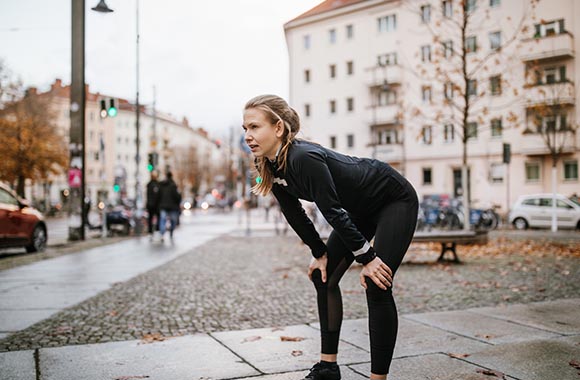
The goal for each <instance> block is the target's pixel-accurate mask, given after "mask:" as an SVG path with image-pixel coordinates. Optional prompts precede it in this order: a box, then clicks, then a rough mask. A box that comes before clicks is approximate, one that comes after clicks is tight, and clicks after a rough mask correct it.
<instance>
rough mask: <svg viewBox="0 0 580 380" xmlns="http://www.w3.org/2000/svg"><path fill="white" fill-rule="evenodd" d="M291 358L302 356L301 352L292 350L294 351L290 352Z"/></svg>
mask: <svg viewBox="0 0 580 380" xmlns="http://www.w3.org/2000/svg"><path fill="white" fill-rule="evenodd" d="M292 356H302V351H300V350H294V351H292Z"/></svg>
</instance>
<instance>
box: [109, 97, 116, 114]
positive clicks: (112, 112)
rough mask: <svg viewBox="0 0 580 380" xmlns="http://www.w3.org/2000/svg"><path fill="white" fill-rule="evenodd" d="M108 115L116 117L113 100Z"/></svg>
mask: <svg viewBox="0 0 580 380" xmlns="http://www.w3.org/2000/svg"><path fill="white" fill-rule="evenodd" d="M110 104H111V105H110V106H109V111H108V114H109V116H110V117H115V116H117V107H115V99H111V102H110Z"/></svg>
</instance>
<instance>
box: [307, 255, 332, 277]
mask: <svg viewBox="0 0 580 380" xmlns="http://www.w3.org/2000/svg"><path fill="white" fill-rule="evenodd" d="M327 263H328V256H326V253H325V254H324V256H321V257H319V258H318V259H317V258H315V257H313V258H312V260H310V265H309V266H308V278H310V281H312V273H313V272H314V271H315V270H316V269H319V270H320V274H321V276H320V277H321V278H322V282H326V264H327Z"/></svg>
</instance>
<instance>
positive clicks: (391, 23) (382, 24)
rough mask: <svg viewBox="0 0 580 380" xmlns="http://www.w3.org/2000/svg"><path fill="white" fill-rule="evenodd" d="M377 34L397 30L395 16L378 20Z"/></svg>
mask: <svg viewBox="0 0 580 380" xmlns="http://www.w3.org/2000/svg"><path fill="white" fill-rule="evenodd" d="M378 26H379V33H382V32H393V31H395V30H397V15H389V16H384V17H380V18H379V19H378Z"/></svg>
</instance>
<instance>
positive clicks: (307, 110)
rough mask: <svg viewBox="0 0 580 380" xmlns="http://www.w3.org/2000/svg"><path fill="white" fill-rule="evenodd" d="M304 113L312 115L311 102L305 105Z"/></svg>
mask: <svg viewBox="0 0 580 380" xmlns="http://www.w3.org/2000/svg"><path fill="white" fill-rule="evenodd" d="M304 115H305V116H306V117H308V116H310V104H308V103H307V104H305V105H304Z"/></svg>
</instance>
